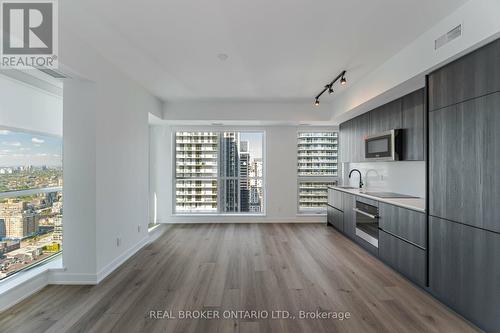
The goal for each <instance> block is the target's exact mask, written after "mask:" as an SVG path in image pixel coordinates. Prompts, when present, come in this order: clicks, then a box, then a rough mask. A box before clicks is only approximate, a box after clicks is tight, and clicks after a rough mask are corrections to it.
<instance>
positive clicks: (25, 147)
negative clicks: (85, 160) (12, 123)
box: [0, 127, 62, 167]
mask: <svg viewBox="0 0 500 333" xmlns="http://www.w3.org/2000/svg"><path fill="white" fill-rule="evenodd" d="M28 165H30V166H34V167H42V166H47V167H62V138H61V137H59V136H55V135H47V134H38V133H30V132H24V131H20V130H13V129H6V128H1V127H0V167H18V166H28Z"/></svg>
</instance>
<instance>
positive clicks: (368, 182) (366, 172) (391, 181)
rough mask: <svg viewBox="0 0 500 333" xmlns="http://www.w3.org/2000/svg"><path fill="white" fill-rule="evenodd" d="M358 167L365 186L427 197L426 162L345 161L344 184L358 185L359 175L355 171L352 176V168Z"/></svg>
mask: <svg viewBox="0 0 500 333" xmlns="http://www.w3.org/2000/svg"><path fill="white" fill-rule="evenodd" d="M352 169H358V170H359V171H361V174H362V176H363V183H364V184H365V188H367V189H371V190H381V191H388V192H396V193H400V194H408V195H414V196H417V197H421V198H425V162H423V161H399V162H363V163H344V165H343V171H344V172H343V184H350V185H351V186H355V187H357V186H358V185H359V176H358V173H357V172H355V173H353V175H352V178H351V179H349V177H348V175H349V172H350V170H352Z"/></svg>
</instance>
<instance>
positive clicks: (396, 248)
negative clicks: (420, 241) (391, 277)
mask: <svg viewBox="0 0 500 333" xmlns="http://www.w3.org/2000/svg"><path fill="white" fill-rule="evenodd" d="M378 255H379V258H380V259H381V260H382V261H384V262H385V263H386V264H388V265H389V266H391V267H393V268H394V269H395V270H396V271H398V272H400V273H401V274H403V275H404V276H406V277H407V278H408V279H410V280H412V281H413V282H415V283H416V284H418V285H420V286H424V285H425V283H426V276H427V271H426V265H427V263H426V253H425V250H422V249H421V248H419V247H416V246H414V245H412V244H410V243H408V242H405V241H404V240H401V239H399V238H397V237H395V236H393V235H391V234H388V233H386V232H384V231H382V230H380V232H379V241H378Z"/></svg>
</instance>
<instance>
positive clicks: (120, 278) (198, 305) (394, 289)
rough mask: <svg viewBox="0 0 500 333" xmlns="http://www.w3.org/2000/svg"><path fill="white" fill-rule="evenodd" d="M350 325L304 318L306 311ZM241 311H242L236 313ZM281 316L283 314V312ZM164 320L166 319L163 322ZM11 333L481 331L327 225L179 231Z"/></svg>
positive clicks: (62, 289) (9, 322)
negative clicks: (194, 315)
mask: <svg viewBox="0 0 500 333" xmlns="http://www.w3.org/2000/svg"><path fill="white" fill-rule="evenodd" d="M168 310H170V311H172V315H173V316H176V317H178V316H179V312H178V311H181V310H183V311H185V310H206V311H208V310H212V312H213V313H215V312H216V311H219V312H218V313H219V314H220V316H221V317H223V315H224V311H225V310H233V311H237V310H242V311H247V310H248V311H251V310H260V311H261V312H260V313H259V314H260V315H261V316H262V315H264V314H265V313H266V312H264V311H268V312H267V314H268V316H271V311H273V310H282V311H288V312H289V313H290V316H296V318H295V319H283V318H282V319H270V318H267V319H253V318H245V316H247V317H248V315H250V314H249V313H247V312H240V313H239V314H240V316H243V317H244V318H239V319H232V318H229V319H219V320H215V319H180V318H177V319H171V318H170V319H167V318H164V319H155V318H152V316H151V312H150V311H163V312H161V314H162V316H165V315H166V314H167V312H165V311H168ZM316 310H318V311H320V312H321V313H325V314H327V313H329V312H330V313H331V312H336V313H340V312H342V313H345V312H349V313H350V315H351V317H350V318H349V319H344V320H338V319H298V318H297V316H298V315H299V311H316ZM236 314H238V313H236ZM275 314H276V313H275ZM157 317H158V316H157ZM0 331H1V332H29V333H34V332H57V333H59V332H71V333H74V332H99V333H101V332H120V333H123V332H241V333H243V332H473V331H475V328H474V327H472V326H470V325H469V324H468V323H467V322H465V321H464V320H462V319H461V318H459V317H458V316H457V315H455V314H454V313H452V312H451V311H450V310H448V309H447V308H446V307H445V306H443V305H442V304H440V303H439V302H438V301H436V300H434V299H433V298H432V297H430V296H429V295H428V294H426V293H425V292H423V291H421V290H420V289H418V288H417V287H415V286H414V285H412V284H411V283H410V282H408V281H406V280H405V279H404V278H402V277H400V276H399V275H398V274H397V273H395V272H394V271H392V270H391V269H390V268H388V267H386V266H385V265H384V264H382V263H380V262H379V261H378V260H376V259H375V258H373V257H372V256H370V255H369V254H367V253H366V252H365V251H364V250H362V249H361V248H359V247H358V246H357V245H355V244H354V243H352V242H351V241H349V240H348V239H346V238H345V237H343V236H342V235H340V234H339V233H337V232H336V231H334V230H333V229H332V228H329V227H326V226H324V225H320V224H202V225H200V224H196V225H194V224H184V225H173V226H172V227H171V228H170V229H169V230H168V231H167V232H166V233H165V235H163V236H162V237H161V238H159V239H158V240H157V241H155V242H154V243H152V244H150V245H149V246H147V247H146V248H144V249H143V250H141V251H140V252H138V253H137V254H136V255H135V256H134V257H132V258H131V259H130V260H129V261H127V262H126V263H125V264H124V265H123V266H121V267H120V268H119V269H118V270H117V271H116V272H114V273H113V274H112V275H110V276H109V277H108V278H106V279H105V280H104V281H103V282H102V283H100V284H99V285H97V286H56V285H54V286H47V287H46V288H44V289H43V290H41V291H40V292H38V293H37V294H36V295H34V296H32V297H30V298H29V299H27V300H25V301H23V302H21V303H20V304H18V305H16V306H14V307H13V308H11V309H9V310H7V311H5V312H3V313H1V314H0Z"/></svg>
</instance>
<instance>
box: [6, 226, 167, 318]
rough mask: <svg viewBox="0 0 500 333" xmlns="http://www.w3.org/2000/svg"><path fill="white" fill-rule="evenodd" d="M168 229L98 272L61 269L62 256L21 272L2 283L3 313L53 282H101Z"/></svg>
mask: <svg viewBox="0 0 500 333" xmlns="http://www.w3.org/2000/svg"><path fill="white" fill-rule="evenodd" d="M168 228H169V226H161V227H159V228H156V229H155V230H153V231H152V232H150V233H149V234H148V236H146V237H145V238H143V239H142V240H140V241H139V242H138V243H137V244H135V245H134V246H132V247H131V248H130V249H128V250H127V251H126V252H124V253H123V254H121V255H120V256H119V257H117V258H116V259H115V260H113V261H112V262H111V263H109V264H108V265H106V266H105V267H104V268H103V269H101V270H100V271H99V272H98V273H97V274H84V273H70V272H68V271H67V270H66V269H65V268H61V265H62V261H61V259H60V258H59V261H55V260H54V261H53V262H49V263H47V264H46V265H41V266H39V267H36V268H35V269H33V270H30V271H27V272H21V273H20V274H23V275H18V276H16V277H15V279H12V280H10V281H6V283H4V285H3V286H2V285H0V312H2V311H5V310H7V309H9V308H10V307H12V306H14V305H16V304H17V303H19V302H21V301H23V300H24V299H26V298H28V297H29V296H31V295H33V294H34V293H36V292H38V291H39V290H41V289H43V288H44V287H45V286H47V285H49V284H58V285H95V284H98V283H99V282H100V281H102V280H103V279H104V278H106V277H107V276H108V275H109V274H111V273H112V272H113V271H114V270H115V269H117V268H118V267H119V266H121V265H122V264H123V263H124V262H125V261H127V260H128V259H129V258H130V257H132V256H133V255H134V254H136V253H137V252H138V251H140V250H141V249H142V248H143V247H144V246H146V245H147V244H149V243H151V242H154V241H155V240H156V239H158V238H159V237H160V236H161V235H162V234H163V233H164V232H165V231H166V230H167V229H168ZM13 278H14V277H13Z"/></svg>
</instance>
